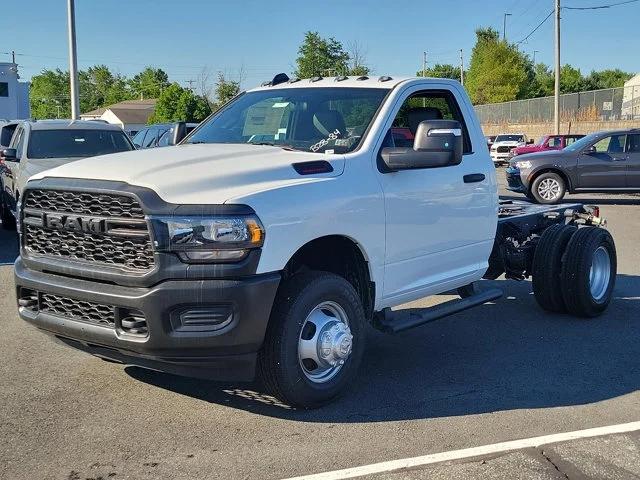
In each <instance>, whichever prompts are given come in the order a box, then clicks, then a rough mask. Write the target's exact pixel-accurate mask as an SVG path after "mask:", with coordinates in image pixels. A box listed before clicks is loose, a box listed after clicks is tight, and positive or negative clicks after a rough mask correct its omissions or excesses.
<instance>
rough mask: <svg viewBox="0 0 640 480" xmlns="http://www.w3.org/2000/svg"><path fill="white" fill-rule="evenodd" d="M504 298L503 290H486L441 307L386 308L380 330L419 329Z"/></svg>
mask: <svg viewBox="0 0 640 480" xmlns="http://www.w3.org/2000/svg"><path fill="white" fill-rule="evenodd" d="M501 296H502V290H500V289H498V288H492V289H491V290H485V291H482V292H479V293H476V294H475V295H472V296H471V297H467V298H461V299H458V300H450V301H448V302H445V303H441V304H440V305H435V306H433V307H427V308H405V309H402V310H395V311H392V310H391V309H389V308H385V309H384V310H383V311H382V312H381V315H380V318H379V320H378V324H379V328H380V330H382V331H383V332H386V333H398V332H402V331H404V330H408V329H410V328H413V327H419V326H420V325H424V324H425V323H429V322H433V321H434V320H439V319H441V318H444V317H448V316H449V315H453V314H454V313H458V312H462V311H463V310H467V309H469V308H473V307H477V306H478V305H482V304H484V303H487V302H491V301H492V300H497V299H498V298H500V297H501Z"/></svg>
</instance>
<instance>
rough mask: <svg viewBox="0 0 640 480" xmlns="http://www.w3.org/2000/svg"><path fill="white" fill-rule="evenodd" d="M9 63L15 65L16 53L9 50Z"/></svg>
mask: <svg viewBox="0 0 640 480" xmlns="http://www.w3.org/2000/svg"><path fill="white" fill-rule="evenodd" d="M11 63H13V64H14V65H15V63H16V52H15V51H13V50H11Z"/></svg>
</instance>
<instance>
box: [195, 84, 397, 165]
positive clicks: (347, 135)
mask: <svg viewBox="0 0 640 480" xmlns="http://www.w3.org/2000/svg"><path fill="white" fill-rule="evenodd" d="M387 92H388V90H387V89H383V88H340V87H329V88H326V87H312V88H287V89H275V90H260V91H256V92H249V93H245V94H244V95H241V96H240V97H238V98H237V99H236V100H234V101H233V102H232V103H231V104H229V105H228V106H227V107H226V108H224V109H223V110H222V111H221V112H220V113H218V114H217V115H215V116H213V117H212V118H210V119H209V120H208V121H207V122H206V123H205V124H203V125H202V126H201V127H200V128H198V130H197V131H196V132H195V133H194V134H193V135H192V136H191V137H189V138H188V139H187V141H186V142H185V143H249V144H256V145H281V146H283V147H286V148H293V149H296V150H303V151H306V152H318V153H346V152H350V151H352V150H353V149H355V148H356V147H357V146H358V144H359V143H360V139H361V138H362V135H363V134H364V132H365V131H366V129H367V127H368V126H369V123H371V120H372V119H373V116H374V115H375V113H376V111H377V109H378V107H379V106H380V103H381V102H382V100H383V98H384V97H385V95H386V94H387Z"/></svg>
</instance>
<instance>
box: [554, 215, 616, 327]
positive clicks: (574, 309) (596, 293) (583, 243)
mask: <svg viewBox="0 0 640 480" xmlns="http://www.w3.org/2000/svg"><path fill="white" fill-rule="evenodd" d="M616 272H617V255H616V246H615V243H614V241H613V237H612V236H611V234H610V233H609V232H608V231H607V230H604V229H602V228H597V227H584V228H580V229H578V231H577V232H576V233H575V234H574V235H573V237H571V240H569V243H568V244H567V249H566V253H565V260H564V263H563V265H562V273H561V284H562V295H563V298H564V303H565V305H566V306H567V310H568V311H569V313H571V314H573V315H576V316H578V317H597V316H598V315H600V314H602V313H603V312H604V311H605V310H606V308H607V307H608V306H609V303H610V302H611V297H612V296H613V287H614V286H615V283H616Z"/></svg>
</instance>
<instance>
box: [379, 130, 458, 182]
mask: <svg viewBox="0 0 640 480" xmlns="http://www.w3.org/2000/svg"><path fill="white" fill-rule="evenodd" d="M462 150H463V140H462V126H461V125H460V122H458V121H456V120H424V121H422V122H420V124H419V125H418V128H417V130H416V135H415V138H414V141H413V148H406V147H402V148H400V147H387V148H383V149H382V152H381V157H382V160H383V162H384V164H385V165H386V167H387V170H388V171H391V172H393V171H398V170H411V169H419V168H435V167H447V166H451V165H459V164H460V163H461V162H462Z"/></svg>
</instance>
